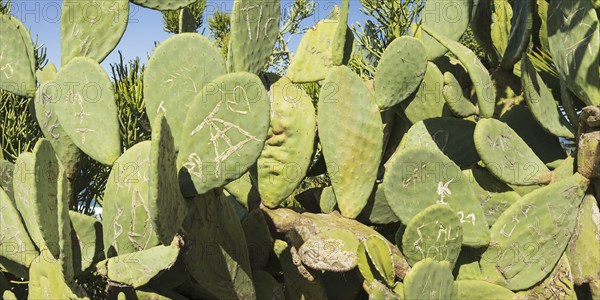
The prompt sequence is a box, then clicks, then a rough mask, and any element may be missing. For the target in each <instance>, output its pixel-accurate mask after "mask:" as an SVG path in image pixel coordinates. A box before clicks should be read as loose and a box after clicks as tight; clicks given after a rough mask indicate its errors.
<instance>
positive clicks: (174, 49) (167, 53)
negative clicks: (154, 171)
mask: <svg viewBox="0 0 600 300" xmlns="http://www.w3.org/2000/svg"><path fill="white" fill-rule="evenodd" d="M223 74H225V62H224V61H223V57H222V56H221V54H220V53H219V51H218V50H217V49H215V48H214V47H213V46H212V43H211V42H210V41H209V40H208V38H206V37H204V36H202V35H200V34H197V33H182V34H177V35H174V36H172V37H170V38H168V39H167V40H166V41H164V42H162V43H160V45H159V46H158V47H156V49H154V52H153V53H152V56H151V57H150V59H149V60H148V65H147V66H146V70H145V71H144V102H145V103H146V113H147V114H148V119H150V120H152V121H153V120H155V119H156V116H157V115H158V114H159V113H163V114H164V115H165V117H166V118H167V121H168V122H169V126H170V127H171V131H172V133H173V136H174V137H175V146H176V148H178V147H179V146H180V145H181V143H183V142H184V140H182V139H183V137H184V136H183V133H182V128H183V123H184V122H185V117H186V116H187V113H188V111H189V110H190V108H191V106H192V105H193V103H194V102H193V100H194V97H196V95H198V93H200V92H201V91H202V89H203V88H204V87H205V86H206V85H208V84H209V83H210V82H211V81H212V80H214V79H215V78H217V77H219V76H221V75H223ZM216 89H217V86H213V87H212V89H211V90H210V91H212V92H216ZM152 125H154V124H152Z"/></svg>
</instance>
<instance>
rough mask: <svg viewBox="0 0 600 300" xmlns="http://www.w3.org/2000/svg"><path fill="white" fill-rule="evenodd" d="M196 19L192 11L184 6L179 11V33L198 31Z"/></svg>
mask: <svg viewBox="0 0 600 300" xmlns="http://www.w3.org/2000/svg"><path fill="white" fill-rule="evenodd" d="M196 28H197V27H196V19H195V17H194V14H192V11H191V10H190V9H189V8H187V7H184V8H182V9H181V10H180V11H179V33H185V32H192V33H193V32H196Z"/></svg>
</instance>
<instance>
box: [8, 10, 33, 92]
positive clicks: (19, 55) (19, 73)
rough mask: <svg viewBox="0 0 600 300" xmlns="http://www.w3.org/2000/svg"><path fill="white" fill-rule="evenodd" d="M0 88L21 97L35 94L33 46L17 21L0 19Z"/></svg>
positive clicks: (9, 18)
mask: <svg viewBox="0 0 600 300" xmlns="http://www.w3.org/2000/svg"><path fill="white" fill-rule="evenodd" d="M0 41H1V42H0V88H2V89H3V90H6V91H9V92H12V93H15V94H17V95H21V96H33V94H34V93H35V69H34V66H35V65H34V62H35V58H34V54H33V45H32V42H31V37H30V36H29V32H28V31H27V30H26V29H25V27H24V25H23V24H22V23H21V22H20V21H19V20H17V19H15V18H12V17H6V16H2V18H0Z"/></svg>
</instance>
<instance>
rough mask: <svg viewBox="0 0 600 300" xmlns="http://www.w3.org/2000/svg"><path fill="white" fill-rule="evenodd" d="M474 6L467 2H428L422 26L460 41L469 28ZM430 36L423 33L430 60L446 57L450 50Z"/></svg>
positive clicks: (424, 10)
mask: <svg viewBox="0 0 600 300" xmlns="http://www.w3.org/2000/svg"><path fill="white" fill-rule="evenodd" d="M472 5H473V3H472V1H465V0H451V1H448V0H427V1H426V2H425V7H423V11H422V20H421V25H424V26H427V27H429V28H431V29H432V30H435V31H436V32H439V33H440V34H441V35H443V36H445V37H447V38H448V39H450V40H452V41H458V40H459V39H460V38H461V37H462V35H463V33H464V32H465V30H467V27H468V26H469V21H470V16H471V11H470V10H471V9H472V7H471V6H472ZM429 34H430V33H429ZM429 34H428V32H423V33H421V39H422V40H423V44H424V45H425V49H427V56H429V60H434V59H436V58H438V57H440V56H442V55H444V54H445V53H446V52H447V51H448V49H446V47H445V45H441V44H440V42H439V41H438V40H436V39H435V38H434V37H432V36H430V35H429Z"/></svg>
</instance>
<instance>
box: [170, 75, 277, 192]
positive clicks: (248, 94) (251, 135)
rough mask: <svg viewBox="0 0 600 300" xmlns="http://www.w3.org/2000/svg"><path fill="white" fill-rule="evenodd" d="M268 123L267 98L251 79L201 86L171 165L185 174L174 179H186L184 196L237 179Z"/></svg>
mask: <svg viewBox="0 0 600 300" xmlns="http://www.w3.org/2000/svg"><path fill="white" fill-rule="evenodd" d="M269 120H270V118H269V97H268V95H267V92H266V91H265V90H264V87H263V85H262V83H261V81H260V79H259V78H258V77H257V76H256V75H254V74H250V73H233V74H227V75H223V76H221V77H218V78H217V79H215V80H214V81H213V82H212V83H210V84H209V85H208V86H206V87H205V88H204V89H203V90H202V92H201V93H200V94H199V95H198V96H197V97H196V98H195V99H194V103H193V104H192V106H191V108H190V110H189V112H188V114H187V118H186V120H185V123H184V125H183V136H182V137H185V139H183V140H182V141H181V145H180V149H179V150H180V151H179V156H178V161H177V162H178V164H177V165H178V166H183V167H185V171H187V172H184V173H183V174H181V175H180V181H181V180H182V177H183V178H184V181H185V180H187V179H188V178H190V177H191V180H192V181H193V183H194V186H193V188H189V189H188V188H186V190H182V192H183V194H184V196H193V195H194V194H202V193H205V192H207V191H208V190H210V189H212V188H215V187H218V186H221V185H223V184H225V183H227V182H229V181H231V180H234V179H237V178H239V177H240V176H242V174H244V173H245V172H246V171H247V170H248V169H249V168H250V166H252V164H254V162H255V161H256V160H257V158H258V157H259V155H260V152H261V151H262V149H263V146H264V142H265V139H266V137H267V132H268V127H269ZM199 149H200V150H202V151H199ZM204 150H206V151H204Z"/></svg>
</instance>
